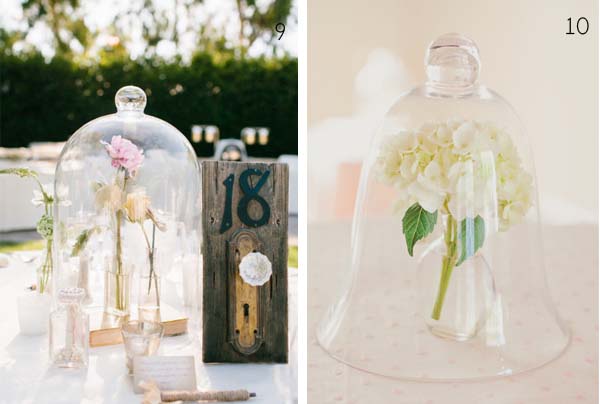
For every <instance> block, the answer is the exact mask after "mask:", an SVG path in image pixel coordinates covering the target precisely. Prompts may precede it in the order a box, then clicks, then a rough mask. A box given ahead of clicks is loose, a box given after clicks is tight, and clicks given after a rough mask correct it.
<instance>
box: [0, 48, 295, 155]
mask: <svg viewBox="0 0 600 404" xmlns="http://www.w3.org/2000/svg"><path fill="white" fill-rule="evenodd" d="M297 80H298V64H297V60H296V59H289V58H283V59H277V60H273V59H266V58H253V59H236V58H233V57H229V58H224V57H223V58H221V59H217V58H215V57H214V56H213V55H208V54H206V53H201V54H197V55H195V56H194V57H193V59H192V61H191V63H190V64H189V65H181V64H178V63H166V62H162V61H157V60H156V59H146V60H141V61H131V60H129V59H125V60H123V59H119V58H115V60H108V59H107V60H105V61H104V63H101V64H97V65H78V64H76V63H74V62H73V61H72V60H68V59H65V58H60V57H56V58H54V59H52V61H50V62H49V63H47V62H46V61H45V60H44V58H43V57H42V56H41V55H39V54H36V55H31V56H28V57H23V56H21V57H17V56H15V55H11V54H6V53H4V54H2V55H0V111H1V112H2V119H1V120H0V145H1V146H8V147H17V146H26V145H28V144H29V143H30V142H32V141H44V140H47V141H63V140H66V139H67V138H68V137H69V136H70V135H71V134H72V133H73V132H74V131H75V130H76V129H78V128H79V127H81V126H82V125H83V124H85V123H86V122H88V121H89V120H91V119H94V118H96V117H98V116H101V115H105V114H110V113H113V112H115V105H114V95H115V93H116V91H117V90H118V89H119V88H120V87H121V86H124V85H128V84H133V85H137V86H139V87H141V88H143V89H144V90H145V91H146V93H147V95H148V105H147V107H146V112H147V113H148V114H151V115H154V116H157V117H159V118H162V119H164V120H166V121H168V122H169V123H171V124H173V125H174V126H175V127H177V128H178V129H179V130H180V131H181V132H182V133H183V134H185V135H186V136H188V137H189V134H190V127H191V125H193V124H214V125H217V126H218V127H219V128H220V130H221V137H222V138H227V137H234V138H239V134H240V131H241V129H242V128H243V127H245V126H266V127H269V128H270V129H271V136H270V139H269V144H268V145H267V146H256V145H255V146H250V147H249V150H248V152H249V154H250V155H255V156H278V155H280V154H283V153H292V154H295V153H297V133H298V116H297V110H298V98H297V97H298V87H297V82H298V81H297ZM195 147H196V148H197V152H198V153H199V154H200V155H205V156H206V155H211V154H212V152H213V150H212V146H211V145H208V144H206V143H200V144H197V145H195Z"/></svg>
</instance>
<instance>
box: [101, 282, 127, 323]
mask: <svg viewBox="0 0 600 404" xmlns="http://www.w3.org/2000/svg"><path fill="white" fill-rule="evenodd" d="M130 290H131V272H129V271H124V272H117V271H111V270H108V271H105V272H104V312H105V313H107V314H110V315H111V316H114V317H116V318H127V317H129V297H130Z"/></svg>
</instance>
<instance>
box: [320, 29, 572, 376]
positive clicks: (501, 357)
mask: <svg viewBox="0 0 600 404" xmlns="http://www.w3.org/2000/svg"><path fill="white" fill-rule="evenodd" d="M479 68H480V64H479V52H478V49H477V46H476V45H475V44H474V43H473V42H472V41H471V40H469V39H467V38H465V37H464V36H461V35H458V34H447V35H444V36H441V37H440V38H438V39H437V40H435V41H434V42H432V43H431V44H430V46H429V49H428V52H427V57H426V73H427V82H426V83H425V84H424V85H422V86H420V87H417V88H415V89H413V90H412V91H409V92H407V93H405V94H403V95H402V96H401V97H400V99H399V100H398V101H397V102H396V103H395V104H394V105H393V106H392V107H391V109H390V110H389V112H388V113H387V114H386V116H385V118H384V120H383V122H382V125H381V127H380V128H379V131H378V132H377V134H376V136H375V138H374V140H373V142H372V146H371V149H370V152H369V157H368V158H367V159H366V161H365V162H364V165H363V169H362V175H361V180H360V187H359V191H358V196H357V202H356V211H355V217H354V224H353V234H352V264H351V268H349V270H348V271H345V272H344V274H343V279H344V281H343V282H342V290H341V294H340V295H339V296H338V298H337V300H336V301H335V302H334V303H333V305H332V306H331V307H330V308H329V310H328V311H327V314H326V315H325V318H324V319H322V321H321V323H320V326H319V329H318V340H319V342H320V344H321V345H322V346H323V347H324V348H325V350H327V351H328V353H330V354H331V355H332V356H333V357H335V358H337V359H338V360H340V361H342V362H345V363H347V364H349V365H351V366H353V367H356V368H358V369H362V370H365V371H368V372H371V373H375V374H379V375H384V376H390V377H395V378H400V379H410V380H421V381H451V380H473V379H483V378H493V377H498V376H505V375H512V374H515V373H518V372H522V371H526V370H529V369H533V368H536V367H539V366H541V365H543V364H545V363H547V362H548V361H550V360H552V359H554V358H556V357H557V356H559V355H560V354H561V353H562V352H563V350H564V349H565V348H566V346H567V344H568V342H569V332H568V329H567V328H566V327H565V326H564V324H563V323H562V322H561V320H560V319H559V317H558V316H557V313H556V311H555V309H554V306H553V303H552V301H551V299H550V297H549V294H548V290H547V287H546V280H545V274H544V257H543V255H542V248H541V235H540V234H541V232H540V225H539V216H538V205H537V189H536V180H535V170H534V166H533V157H532V155H531V152H530V149H529V146H528V143H527V138H526V136H525V134H524V131H523V128H522V126H521V123H520V121H519V118H518V117H517V115H516V114H515V112H514V111H513V109H512V108H511V106H510V105H509V104H508V103H507V102H506V101H505V100H504V99H502V98H501V97H500V96H499V95H498V94H496V93H495V92H493V91H492V90H490V89H488V88H486V87H484V86H481V85H479V84H478V83H477V79H478V75H479Z"/></svg>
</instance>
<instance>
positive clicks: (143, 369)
mask: <svg viewBox="0 0 600 404" xmlns="http://www.w3.org/2000/svg"><path fill="white" fill-rule="evenodd" d="M143 380H145V381H149V380H153V381H154V382H156V384H157V385H158V388H159V389H161V390H196V368H195V366H194V357H193V356H136V357H135V358H133V391H135V392H136V393H137V394H141V393H143V390H142V389H141V388H140V387H139V383H140V382H141V381H143Z"/></svg>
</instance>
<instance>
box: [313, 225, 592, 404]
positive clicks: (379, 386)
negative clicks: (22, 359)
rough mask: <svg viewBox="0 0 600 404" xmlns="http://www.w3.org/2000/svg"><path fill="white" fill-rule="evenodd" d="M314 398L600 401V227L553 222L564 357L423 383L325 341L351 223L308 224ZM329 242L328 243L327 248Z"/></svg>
mask: <svg viewBox="0 0 600 404" xmlns="http://www.w3.org/2000/svg"><path fill="white" fill-rule="evenodd" d="M308 230H309V231H308V235H309V237H308V240H309V244H308V247H309V248H308V257H309V260H308V265H309V266H308V267H309V275H308V302H309V303H308V305H309V307H308V327H309V329H308V333H309V334H308V402H309V403H311V404H312V403H315V404H329V403H332V404H334V403H335V404H339V403H348V404H354V403H356V404H358V403H374V404H375V403H377V404H387V403H392V404H452V403H460V404H472V403H485V404H532V403H533V404H536V403H544V404H554V403H556V404H566V403H589V404H591V403H597V402H598V303H597V302H598V253H597V246H598V227H597V225H577V226H575V225H574V226H547V227H544V228H543V232H544V250H545V258H546V274H547V278H548V284H549V287H550V292H551V294H552V296H553V297H554V300H555V301H556V303H557V308H558V310H559V312H560V314H561V317H562V318H563V319H565V321H566V323H567V324H568V325H569V327H570V329H571V332H572V342H571V344H570V346H569V347H568V348H567V351H566V352H565V353H564V354H563V355H562V356H561V357H559V358H558V359H557V360H555V361H553V362H551V363H550V364H548V365H546V366H544V367H542V368H540V369H538V370H536V371H531V372H526V373H523V374H521V375H515V376H511V377H506V378H503V379H498V380H495V381H487V382H469V383H418V382H403V381H399V380H394V379H389V378H384V377H380V376H376V375H372V374H369V373H365V372H362V371H359V370H356V369H354V368H350V367H348V366H346V365H344V364H342V363H340V362H338V361H336V360H334V359H332V358H331V357H330V356H328V354H327V353H326V352H325V351H324V350H323V349H322V348H321V347H320V345H319V343H318V342H317V339H316V336H315V330H316V326H317V324H318V322H319V321H320V319H321V317H322V314H323V312H324V310H325V309H326V308H327V307H328V305H329V303H330V299H331V298H332V296H334V295H335V294H336V292H337V288H336V284H338V283H339V281H338V280H339V278H338V277H339V276H340V273H341V272H342V271H343V269H344V268H346V267H347V266H348V265H349V261H350V260H349V258H348V257H349V251H350V247H349V242H350V225H349V223H327V224H325V223H324V224H312V225H309V229H308ZM324 245H327V248H323V246H324Z"/></svg>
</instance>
